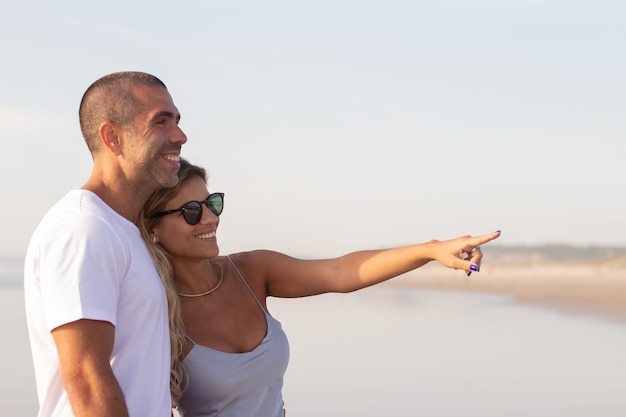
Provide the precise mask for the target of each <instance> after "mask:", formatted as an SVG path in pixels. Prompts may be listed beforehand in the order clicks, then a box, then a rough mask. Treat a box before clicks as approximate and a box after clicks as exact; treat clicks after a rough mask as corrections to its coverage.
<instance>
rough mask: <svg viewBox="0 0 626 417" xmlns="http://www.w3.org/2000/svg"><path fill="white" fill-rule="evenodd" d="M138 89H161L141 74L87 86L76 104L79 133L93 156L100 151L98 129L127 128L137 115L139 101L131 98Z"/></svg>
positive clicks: (111, 76) (155, 80)
mask: <svg viewBox="0 0 626 417" xmlns="http://www.w3.org/2000/svg"><path fill="white" fill-rule="evenodd" d="M138 86H152V87H162V88H165V89H166V90H167V87H166V86H165V84H164V83H163V81H161V80H159V79H158V78H157V77H155V76H154V75H150V74H146V73H144V72H137V71H126V72H115V73H112V74H109V75H105V76H104V77H102V78H100V79H99V80H97V81H95V82H94V83H93V84H91V85H90V86H89V88H88V89H87V91H85V94H83V98H82V100H81V102H80V107H79V109H78V118H79V120H80V130H81V132H82V134H83V137H84V138H85V142H87V147H88V148H89V151H90V152H91V153H92V154H93V153H95V152H97V151H99V150H100V149H101V148H102V143H101V141H100V132H99V129H100V125H101V124H102V122H105V121H108V122H111V123H114V124H116V125H119V126H128V125H129V123H130V122H131V121H132V120H133V118H134V117H135V115H136V114H137V113H138V112H139V104H140V103H139V100H138V99H137V97H136V96H135V94H134V89H135V88H136V87H138Z"/></svg>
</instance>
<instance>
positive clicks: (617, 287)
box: [389, 261, 626, 321]
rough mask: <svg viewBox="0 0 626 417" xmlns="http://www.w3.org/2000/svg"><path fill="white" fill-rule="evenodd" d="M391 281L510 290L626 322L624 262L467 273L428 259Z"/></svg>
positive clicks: (502, 266) (505, 266)
mask: <svg viewBox="0 0 626 417" xmlns="http://www.w3.org/2000/svg"><path fill="white" fill-rule="evenodd" d="M389 284H390V285H405V286H410V287H415V288H430V289H440V290H454V291H464V292H483V293H498V294H507V295H511V296H513V297H515V298H516V299H518V300H520V301H521V302H524V303H528V304H536V305H545V306H550V307H555V308H558V309H560V310H564V311H569V312H574V313H584V314H592V315H597V316H601V317H605V318H611V319H618V320H620V321H622V320H623V321H626V266H624V265H622V262H621V261H620V262H617V263H616V262H609V263H604V262H600V263H578V264H576V263H571V262H562V263H559V262H552V263H538V264H535V265H527V266H521V265H519V264H510V263H498V262H496V263H490V264H489V266H488V267H487V266H485V267H484V268H483V270H481V271H480V272H478V273H473V274H472V275H471V277H469V278H468V277H466V276H465V273H464V272H462V271H453V270H449V269H445V268H443V267H441V266H440V265H436V264H434V263H433V264H429V265H426V266H424V267H423V268H420V269H418V270H416V271H413V272H410V273H408V274H405V275H404V276H401V277H398V278H396V279H393V280H391V281H390V282H389Z"/></svg>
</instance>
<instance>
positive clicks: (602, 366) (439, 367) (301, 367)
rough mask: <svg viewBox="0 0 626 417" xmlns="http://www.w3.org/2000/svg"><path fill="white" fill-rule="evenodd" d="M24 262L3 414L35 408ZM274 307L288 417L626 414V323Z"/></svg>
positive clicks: (502, 303) (361, 299) (423, 295)
mask: <svg viewBox="0 0 626 417" xmlns="http://www.w3.org/2000/svg"><path fill="white" fill-rule="evenodd" d="M20 262H21V260H18V261H17V262H15V263H14V265H13V264H12V265H13V266H10V265H9V266H8V267H7V265H8V264H7V263H6V261H5V263H4V264H0V324H1V325H2V329H3V332H4V334H5V336H4V337H3V338H2V340H1V341H0V366H1V368H2V369H3V372H4V375H5V377H3V378H0V416H12V417H28V416H34V415H35V413H36V410H37V406H36V396H35V388H34V380H33V376H32V364H31V362H30V352H29V345H28V339H27V333H26V329H25V324H24V311H23V301H22V297H23V292H22V289H21V265H20ZM13 267H15V268H16V270H17V275H16V271H11V272H9V269H10V268H13ZM270 310H271V312H272V314H273V315H274V316H275V317H277V318H278V319H279V320H280V321H281V322H282V323H283V327H284V328H285V330H286V331H287V334H288V336H289V339H290V342H291V348H292V356H291V363H290V367H289V370H288V372H287V375H286V380H285V389H284V394H285V406H286V408H287V410H288V415H289V416H291V417H319V416H330V417H334V416H337V417H350V416H359V417H374V416H376V417H380V416H407V417H409V416H411V417H412V416H481V417H488V416H498V417H501V416H507V417H516V416H519V417H522V416H523V417H529V416H568V417H576V416H603V417H612V416H616V417H617V416H620V417H622V416H624V415H626V384H624V382H623V378H624V375H626V360H625V359H624V352H626V329H625V327H626V323H623V322H618V321H611V320H606V319H601V318H596V317H591V316H586V315H576V314H572V313H567V314H566V313H562V312H560V311H558V310H552V309H549V308H539V307H536V306H528V305H524V304H520V303H517V302H516V301H515V300H513V299H511V298H508V297H506V296H497V295H480V294H463V293H454V292H440V291H432V290H419V289H414V288H403V287H396V286H393V285H384V286H378V287H377V288H371V289H366V290H363V291H361V292H358V293H353V294H345V295H344V294H328V295H324V296H317V297H311V298H307V299H298V300H271V301H270ZM7 376H8V377H7Z"/></svg>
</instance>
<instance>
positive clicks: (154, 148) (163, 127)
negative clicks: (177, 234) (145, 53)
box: [123, 86, 187, 192]
mask: <svg viewBox="0 0 626 417" xmlns="http://www.w3.org/2000/svg"><path fill="white" fill-rule="evenodd" d="M134 92H135V96H136V97H137V99H138V100H139V101H140V103H141V106H140V109H139V111H138V113H137V115H136V116H135V118H134V120H133V123H132V127H130V128H128V129H124V130H123V132H124V148H123V153H124V155H123V157H124V158H123V163H124V166H123V170H124V174H125V175H126V177H127V178H128V179H129V180H130V181H131V182H132V183H134V184H136V185H138V186H140V187H145V188H146V191H148V192H152V191H154V190H156V189H160V188H166V187H172V186H174V185H176V184H177V182H178V178H177V176H176V174H177V173H178V169H179V168H180V164H179V162H178V159H179V156H180V150H181V147H182V145H183V144H184V143H185V142H187V136H186V135H185V133H184V132H183V131H182V130H181V129H180V127H179V126H178V122H179V120H180V113H179V112H178V109H177V108H176V106H175V105H174V102H173V101H172V97H171V96H170V94H169V93H168V91H167V90H166V89H164V88H161V87H146V86H141V87H137V88H135V90H134Z"/></svg>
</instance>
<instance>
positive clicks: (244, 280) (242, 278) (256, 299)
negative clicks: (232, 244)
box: [226, 255, 267, 313]
mask: <svg viewBox="0 0 626 417" xmlns="http://www.w3.org/2000/svg"><path fill="white" fill-rule="evenodd" d="M226 259H228V261H229V262H230V263H231V265H232V266H233V268H235V271H237V274H238V275H239V278H241V280H242V281H243V283H244V285H245V286H246V288H247V289H248V291H250V294H252V297H254V301H256V303H257V304H258V305H259V307H261V311H263V313H267V311H265V308H264V307H263V304H261V302H260V301H259V299H258V298H256V295H254V291H252V288H250V285H248V281H246V279H245V278H244V277H243V275H242V273H241V271H239V268H237V265H235V262H233V260H232V259H230V256H228V255H226Z"/></svg>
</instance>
